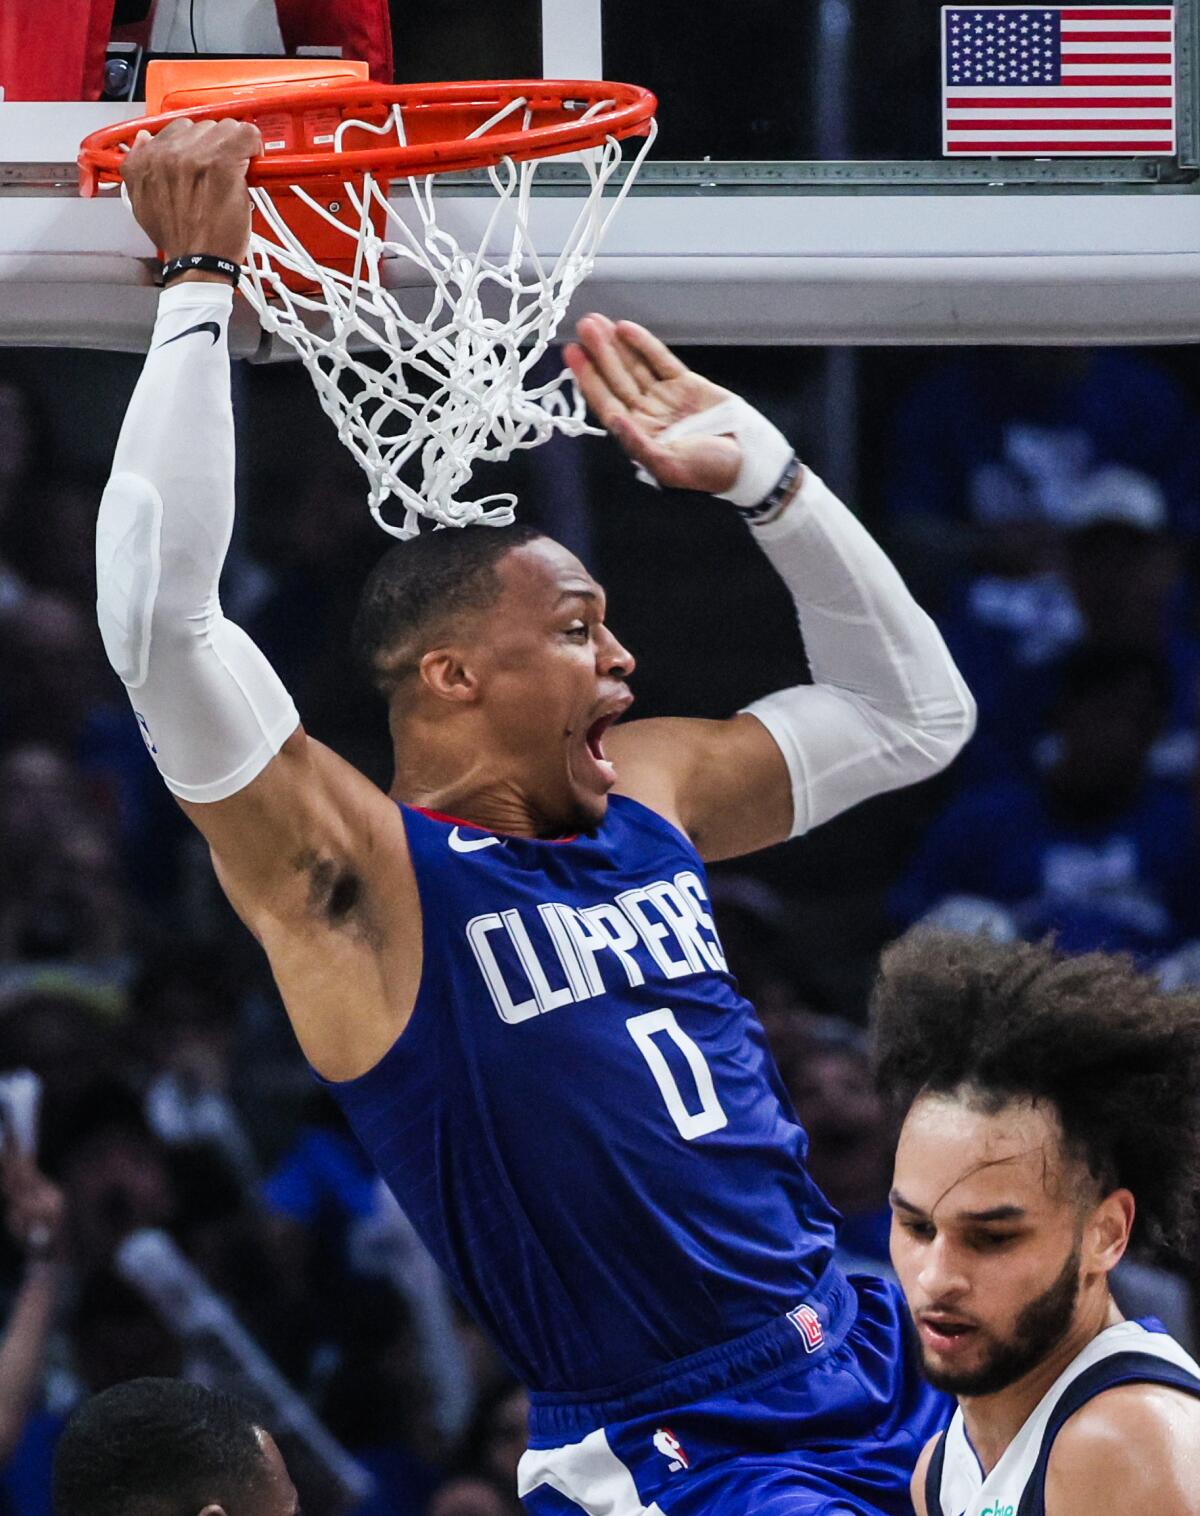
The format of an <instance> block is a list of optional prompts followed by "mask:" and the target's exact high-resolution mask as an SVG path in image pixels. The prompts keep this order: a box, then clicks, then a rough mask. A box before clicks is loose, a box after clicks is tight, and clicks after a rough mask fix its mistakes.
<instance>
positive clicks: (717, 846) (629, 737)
mask: <svg viewBox="0 0 1200 1516" xmlns="http://www.w3.org/2000/svg"><path fill="white" fill-rule="evenodd" d="M608 748H609V752H610V753H611V755H612V757H613V760H614V762H615V763H616V766H617V774H618V777H619V784H618V788H619V789H620V791H621V792H622V793H624V794H627V795H631V796H632V797H633V798H634V799H635V800H641V801H642V802H643V804H645V805H649V806H650V807H651V808H652V809H654V810H656V811H658V812H659V813H660V814H662V815H665V816H666V817H667V818H668V819H669V820H671V821H673V822H674V823H675V824H676V825H677V826H679V827H680V829H681V830H682V831H684V832H686V833H687V835H688V836H689V837H690V838H691V839H692V841H693V842H694V843H695V845H696V850H697V851H698V852H699V854H700V856H701V857H702V858H704V859H705V860H706V861H708V862H715V861H717V860H718V859H721V858H736V857H739V856H740V855H742V854H743V853H753V852H757V851H758V850H759V849H760V848H765V847H772V846H773V845H774V844H775V843H777V842H783V841H785V840H786V839H787V838H788V837H789V836H790V835H791V831H792V809H793V800H792V782H791V776H790V774H789V773H788V767H787V764H786V762H785V761H784V757H783V754H782V753H781V752H780V749H779V746H778V744H777V743H776V742H775V740H774V738H773V737H772V736H771V734H770V732H768V731H767V729H766V727H765V726H764V725H763V724H762V722H761V721H759V720H758V719H757V718H756V717H754V716H751V715H748V714H746V713H745V712H743V713H741V714H740V715H737V716H734V717H732V718H731V719H729V720H728V721H691V720H672V719H664V720H656V721H637V722H631V723H630V724H629V725H628V726H625V727H618V728H617V730H616V731H615V732H614V733H612V734H611V736H610V738H609V741H608Z"/></svg>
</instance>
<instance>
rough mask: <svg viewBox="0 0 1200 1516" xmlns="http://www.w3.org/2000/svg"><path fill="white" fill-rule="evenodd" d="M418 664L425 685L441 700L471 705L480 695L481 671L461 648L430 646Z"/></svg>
mask: <svg viewBox="0 0 1200 1516" xmlns="http://www.w3.org/2000/svg"><path fill="white" fill-rule="evenodd" d="M417 667H418V672H419V674H420V677H421V679H422V681H423V682H424V684H425V686H426V688H427V689H428V690H429V691H430V692H431V693H432V694H434V695H436V696H437V697H438V698H439V699H440V700H452V701H455V702H457V703H459V704H468V703H469V702H471V701H473V700H475V699H477V698H478V695H479V677H478V674H477V673H476V671H475V669H474V667H473V666H472V664H471V663H468V661H467V660H466V659H465V658H464V657H463V652H462V649H461V648H456V647H437V648H430V650H429V652H427V653H425V654H423V655H422V657H421V662H420V663H419V664H418V666H417Z"/></svg>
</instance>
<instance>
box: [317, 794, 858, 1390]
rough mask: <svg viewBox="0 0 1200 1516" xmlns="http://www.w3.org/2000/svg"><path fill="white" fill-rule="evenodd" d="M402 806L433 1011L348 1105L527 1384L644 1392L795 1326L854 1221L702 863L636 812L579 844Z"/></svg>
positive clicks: (676, 835) (341, 1091)
mask: <svg viewBox="0 0 1200 1516" xmlns="http://www.w3.org/2000/svg"><path fill="white" fill-rule="evenodd" d="M402 809H403V815H404V821H405V825H406V828H407V832H408V841H409V848H410V850H411V854H412V860H413V865H414V867H415V869H416V877H417V883H418V887H419V889H420V895H421V901H422V907H423V914H424V942H425V950H424V969H423V973H422V978H421V988H420V992H419V994H418V996H417V1002H416V1007H415V1010H414V1012H413V1016H412V1020H411V1021H410V1023H409V1025H408V1027H407V1028H406V1029H405V1031H404V1033H403V1035H402V1036H401V1037H400V1038H399V1039H398V1040H397V1042H396V1043H395V1044H394V1045H393V1047H392V1048H391V1050H390V1051H389V1052H388V1053H387V1054H386V1055H385V1056H384V1057H383V1059H382V1060H381V1061H380V1062H379V1063H378V1064H376V1066H375V1067H374V1068H373V1069H371V1070H370V1071H369V1072H368V1073H366V1074H364V1075H363V1076H362V1077H361V1078H359V1079H354V1080H350V1081H347V1082H345V1083H341V1084H334V1085H332V1086H330V1088H331V1089H332V1091H333V1093H334V1095H335V1096H336V1097H337V1099H338V1101H339V1103H340V1104H341V1105H342V1107H343V1108H344V1110H345V1112H346V1115H347V1117H348V1118H349V1120H350V1123H351V1125H352V1126H353V1128H354V1130H355V1132H356V1133H357V1135H358V1137H359V1140H360V1141H361V1142H362V1144H363V1146H364V1147H365V1148H366V1150H367V1152H368V1153H369V1154H370V1156H371V1158H372V1159H373V1160H374V1162H375V1164H376V1165H377V1166H378V1168H379V1171H380V1173H381V1174H382V1175H383V1176H384V1178H385V1179H386V1180H387V1182H388V1184H389V1185H390V1187H391V1189H392V1190H393V1192H394V1193H395V1195H396V1198H397V1199H398V1200H399V1202H400V1204H401V1206H402V1207H403V1208H404V1210H405V1211H406V1213H407V1214H408V1216H409V1218H410V1219H411V1221H412V1223H413V1225H414V1226H415V1227H416V1229H417V1231H418V1232H419V1233H420V1235H421V1236H422V1238H423V1239H424V1241H425V1243H426V1245H427V1246H428V1247H429V1249H430V1251H431V1252H432V1254H433V1256H434V1257H435V1258H436V1259H437V1261H438V1263H439V1264H440V1265H441V1266H442V1268H443V1269H444V1270H445V1271H446V1273H447V1274H448V1275H449V1277H450V1279H451V1281H452V1283H453V1284H454V1286H455V1288H456V1289H457V1291H458V1293H459V1294H460V1296H461V1297H462V1299H463V1301H464V1302H465V1303H466V1305H467V1307H468V1308H469V1309H470V1311H471V1312H472V1314H473V1315H474V1316H475V1318H476V1320H477V1321H478V1322H479V1323H480V1325H481V1326H483V1327H484V1328H485V1330H487V1331H488V1332H489V1333H490V1334H491V1335H492V1337H493V1338H494V1340H495V1341H496V1342H497V1343H498V1345H499V1346H500V1348H501V1350H502V1351H503V1352H504V1354H505V1356H506V1357H507V1358H508V1360H509V1363H510V1364H511V1365H512V1367H513V1369H514V1370H515V1372H516V1373H517V1374H518V1375H519V1376H520V1377H521V1378H522V1379H523V1380H524V1381H525V1382H526V1383H527V1384H529V1385H531V1386H533V1387H534V1388H537V1389H540V1390H552V1391H553V1390H566V1391H581V1392H582V1391H592V1390H596V1389H600V1388H607V1387H610V1386H618V1385H623V1384H624V1383H625V1382H627V1381H628V1380H630V1379H632V1378H634V1377H636V1376H639V1375H642V1374H646V1373H653V1372H654V1371H655V1370H656V1369H658V1368H659V1367H661V1366H662V1365H663V1364H665V1363H668V1362H670V1361H672V1360H674V1359H676V1358H680V1357H683V1356H685V1355H687V1354H691V1353H695V1352H697V1351H699V1350H701V1349H703V1348H707V1347H710V1346H712V1345H714V1344H717V1343H720V1342H723V1341H726V1340H728V1339H730V1338H733V1337H737V1336H740V1335H741V1334H742V1333H744V1332H747V1331H750V1330H751V1329H753V1328H754V1327H756V1326H758V1325H760V1324H761V1323H763V1322H765V1321H767V1320H769V1319H770V1318H772V1317H773V1316H777V1315H779V1314H781V1313H783V1312H785V1311H788V1310H791V1309H792V1308H793V1307H795V1306H796V1304H797V1302H798V1301H799V1300H801V1299H802V1298H803V1295H804V1291H805V1288H806V1286H808V1285H809V1284H811V1283H813V1282H814V1281H815V1280H816V1279H817V1278H818V1277H819V1276H820V1274H821V1272H822V1270H823V1269H824V1267H825V1265H826V1263H827V1262H828V1260H829V1258H830V1255H831V1253H832V1250H833V1246H834V1227H835V1222H836V1213H835V1212H834V1211H833V1210H832V1209H831V1208H830V1206H829V1205H828V1204H827V1203H826V1201H825V1200H824V1199H823V1198H822V1196H821V1194H820V1192H819V1191H818V1190H817V1189H816V1187H815V1186H814V1184H813V1183H812V1181H811V1180H810V1179H809V1178H808V1175H807V1174H806V1172H805V1169H804V1164H803V1160H804V1155H805V1151H806V1147H807V1139H806V1138H805V1135H804V1132H803V1131H802V1129H801V1128H800V1127H799V1125H798V1124H797V1123H796V1120H795V1117H794V1115H793V1113H792V1109H791V1106H790V1103H789V1101H788V1098H787V1095H786V1093H785V1092H784V1089H783V1086H782V1084H781V1081H780V1079H779V1075H778V1073H777V1072H776V1069H775V1066H774V1063H773V1062H772V1060H771V1057H770V1054H769V1053H768V1052H767V1049H766V1045H765V1040H764V1037H763V1032H762V1029H761V1027H760V1026H759V1023H758V1021H757V1019H756V1017H755V1016H754V1013H753V1010H752V1008H751V1007H750V1005H749V1004H748V1003H747V1002H746V1001H745V1000H743V999H742V998H741V997H740V996H739V995H738V993H737V990H736V987H735V984H734V981H733V979H732V977H731V976H730V974H729V973H728V971H727V968H726V964H725V958H724V954H723V953H722V950H721V946H720V943H719V941H718V938H717V934H716V931H715V929H714V927H713V922H712V916H711V912H710V907H709V903H708V896H707V891H706V886H705V875H704V867H703V864H702V863H701V862H700V859H699V856H698V855H697V853H696V851H695V849H694V848H693V847H692V846H691V844H690V843H689V842H688V841H687V839H686V838H685V837H684V836H683V835H682V834H681V833H680V832H678V831H677V830H676V829H675V828H674V827H673V826H671V825H670V824H669V823H668V822H667V821H665V820H664V819H663V818H662V817H660V816H658V815H656V814H655V813H654V812H652V811H649V810H647V809H646V808H645V807H644V806H642V805H639V804H638V803H637V802H636V801H633V800H630V799H627V798H624V797H620V796H615V797H613V798H612V799H610V801H609V806H608V814H607V816H606V818H605V820H604V822H603V824H602V826H601V827H600V828H599V830H598V832H597V833H596V834H595V835H594V836H592V837H578V838H575V839H572V840H569V841H541V840H537V839H528V838H521V837H507V836H505V837H500V836H498V835H496V834H493V833H488V832H483V831H481V830H479V829H478V828H476V827H471V826H469V825H468V824H466V823H463V824H461V825H459V826H455V825H454V823H453V822H452V821H450V820H448V819H443V818H438V817H434V816H430V815H427V814H425V813H423V812H420V811H415V810H412V809H410V808H409V807H407V806H406V807H403V808H402Z"/></svg>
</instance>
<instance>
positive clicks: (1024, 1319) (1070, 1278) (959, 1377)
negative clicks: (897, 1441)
mask: <svg viewBox="0 0 1200 1516" xmlns="http://www.w3.org/2000/svg"><path fill="white" fill-rule="evenodd" d="M1079 1256H1080V1255H1079V1244H1078V1243H1076V1245H1075V1247H1074V1248H1073V1249H1072V1250H1071V1255H1070V1257H1069V1258H1068V1259H1067V1261H1066V1264H1065V1265H1064V1266H1063V1269H1062V1272H1061V1273H1060V1274H1059V1276H1058V1278H1057V1279H1056V1280H1055V1281H1054V1283H1053V1284H1052V1285H1051V1286H1050V1288H1049V1289H1048V1290H1045V1291H1043V1293H1042V1294H1041V1295H1038V1296H1037V1297H1036V1299H1034V1300H1031V1301H1029V1302H1028V1304H1026V1305H1024V1306H1022V1308H1021V1311H1020V1313H1019V1315H1018V1316H1017V1320H1016V1323H1015V1325H1014V1326H1013V1329H1012V1333H1011V1334H1010V1335H1009V1336H1008V1337H1007V1338H1001V1339H993V1344H992V1348H991V1351H990V1352H989V1353H988V1355H987V1357H986V1358H985V1359H984V1361H983V1362H982V1363H981V1364H978V1365H977V1366H976V1367H974V1368H971V1369H959V1370H949V1371H947V1372H945V1373H943V1372H941V1371H939V1370H937V1369H934V1368H931V1367H930V1365H929V1362H928V1360H927V1359H926V1358H925V1355H924V1353H922V1363H921V1367H922V1369H923V1370H924V1372H925V1377H926V1379H928V1380H929V1382H930V1384H932V1385H933V1386H934V1388H935V1389H939V1390H945V1391H946V1393H947V1394H948V1395H963V1396H975V1395H995V1394H997V1393H998V1392H999V1391H1000V1390H1006V1389H1008V1387H1009V1385H1010V1384H1016V1382H1017V1380H1018V1379H1023V1378H1024V1377H1025V1375H1026V1374H1028V1373H1029V1371H1030V1370H1031V1369H1034V1368H1036V1367H1037V1365H1038V1364H1039V1363H1041V1362H1042V1360H1043V1359H1044V1358H1045V1357H1046V1356H1047V1354H1049V1353H1050V1352H1051V1351H1052V1350H1053V1349H1054V1348H1056V1347H1057V1346H1058V1344H1059V1343H1060V1342H1061V1341H1062V1340H1063V1338H1064V1337H1065V1336H1066V1335H1067V1332H1068V1331H1069V1330H1070V1327H1071V1322H1072V1321H1073V1320H1074V1317H1075V1303H1076V1301H1077V1300H1078V1298H1079Z"/></svg>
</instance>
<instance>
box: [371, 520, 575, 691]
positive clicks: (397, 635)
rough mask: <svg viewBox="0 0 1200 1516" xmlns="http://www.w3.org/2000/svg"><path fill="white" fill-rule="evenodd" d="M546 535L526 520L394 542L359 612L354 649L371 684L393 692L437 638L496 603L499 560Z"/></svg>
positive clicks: (376, 569)
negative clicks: (502, 525) (506, 524)
mask: <svg viewBox="0 0 1200 1516" xmlns="http://www.w3.org/2000/svg"><path fill="white" fill-rule="evenodd" d="M544 535H545V533H543V532H539V531H537V530H536V529H535V528H534V527H531V526H522V525H516V526H508V527H493V526H480V525H476V526H466V527H462V528H453V527H448V528H446V529H444V530H442V531H434V532H423V533H422V534H421V535H420V536H419V537H413V538H411V539H410V540H409V541H407V542H397V543H396V544H395V545H394V546H393V547H391V548H389V549H388V551H387V552H386V553H384V555H383V557H382V558H381V559H380V560H379V562H378V563H377V564H376V565H375V567H374V569H373V570H372V571H371V574H370V575H369V577H368V579H367V582H366V585H365V586H364V588H363V592H362V596H361V598H360V600H359V604H358V613H357V615H356V616H355V618H354V631H353V639H354V652H355V656H356V657H357V659H358V661H359V663H360V665H361V666H362V668H363V669H364V670H365V672H366V673H367V675H368V677H369V678H370V679H371V681H372V683H373V684H375V685H376V687H377V688H379V689H380V690H381V691H382V692H383V693H384V695H385V696H387V697H388V698H390V697H391V695H392V694H393V693H394V692H395V691H396V690H397V689H398V688H399V687H400V686H401V685H402V684H403V681H404V680H405V678H406V677H407V676H409V675H410V674H413V673H415V672H416V670H417V668H418V666H419V664H420V661H421V655H422V654H423V653H424V652H426V651H427V650H428V648H429V647H431V646H433V645H434V644H435V643H436V642H437V639H438V638H439V637H443V636H445V635H446V634H447V632H448V631H449V630H450V629H451V628H452V627H453V626H454V625H455V623H456V622H457V621H459V620H460V619H461V618H462V617H464V616H468V615H471V614H474V613H476V612H479V611H486V610H488V609H489V608H490V607H491V606H492V605H494V604H495V602H496V599H497V598H498V596H499V594H500V590H501V582H500V578H499V575H498V574H497V572H496V569H497V565H498V564H499V562H500V560H501V559H502V558H503V557H504V556H505V555H506V554H507V553H510V552H511V551H512V550H513V548H516V547H521V546H523V545H524V544H525V543H526V542H532V541H534V540H535V539H536V538H538V537H542V536H544Z"/></svg>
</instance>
